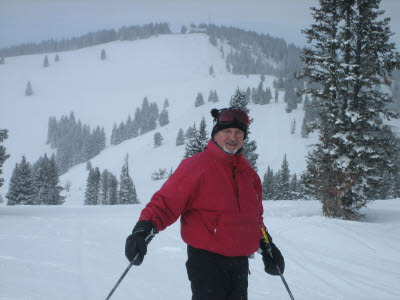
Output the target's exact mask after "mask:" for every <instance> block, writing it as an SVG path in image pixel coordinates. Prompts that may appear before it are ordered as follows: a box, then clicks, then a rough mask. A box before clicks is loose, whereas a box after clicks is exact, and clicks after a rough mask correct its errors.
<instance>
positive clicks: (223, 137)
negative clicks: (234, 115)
mask: <svg viewBox="0 0 400 300" xmlns="http://www.w3.org/2000/svg"><path fill="white" fill-rule="evenodd" d="M243 138H244V132H243V131H241V130H240V129H238V128H226V129H222V130H220V131H218V132H217V133H216V134H215V135H214V142H216V143H217V145H218V146H220V147H221V148H222V149H224V151H225V152H227V153H230V154H235V153H236V152H237V151H238V150H239V149H240V148H242V146H243Z"/></svg>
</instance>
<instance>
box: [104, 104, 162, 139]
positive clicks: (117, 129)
mask: <svg viewBox="0 0 400 300" xmlns="http://www.w3.org/2000/svg"><path fill="white" fill-rule="evenodd" d="M168 107H169V101H168V99H165V101H164V106H163V110H162V111H161V113H159V109H158V105H157V103H156V102H152V103H149V100H148V98H147V97H144V99H143V102H142V106H141V107H137V108H136V111H135V115H134V118H133V119H132V117H131V116H130V115H129V116H128V119H127V121H126V122H121V123H120V124H119V126H117V124H116V123H114V126H113V129H112V133H111V145H118V144H120V143H122V142H123V141H125V140H128V139H131V138H134V137H137V136H139V135H141V134H145V133H147V132H149V131H152V130H154V129H156V128H157V121H158V123H159V125H160V126H161V127H162V126H165V125H167V124H168V123H169V116H168V110H167V108H168Z"/></svg>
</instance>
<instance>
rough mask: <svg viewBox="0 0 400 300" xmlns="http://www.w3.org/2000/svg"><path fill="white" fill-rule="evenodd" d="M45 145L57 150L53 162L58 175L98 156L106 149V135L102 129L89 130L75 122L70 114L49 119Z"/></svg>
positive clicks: (86, 126)
mask: <svg viewBox="0 0 400 300" xmlns="http://www.w3.org/2000/svg"><path fill="white" fill-rule="evenodd" d="M46 143H47V144H50V146H51V148H53V149H57V154H56V157H55V160H56V163H57V167H58V171H59V173H60V174H63V173H65V172H66V171H68V169H69V168H70V167H72V166H74V165H76V164H79V163H82V162H86V161H88V160H90V159H91V158H93V157H95V156H96V155H98V154H99V153H100V152H101V151H102V150H103V149H104V148H105V147H106V135H105V132H104V128H103V127H101V128H100V126H97V127H96V128H95V129H94V130H91V129H90V126H88V125H85V124H83V125H82V122H81V121H80V120H78V121H76V119H75V115H74V113H73V112H71V113H70V115H69V116H66V115H64V116H61V118H60V120H57V119H56V117H50V118H49V122H48V131H47V142H46Z"/></svg>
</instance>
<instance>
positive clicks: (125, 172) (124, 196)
mask: <svg viewBox="0 0 400 300" xmlns="http://www.w3.org/2000/svg"><path fill="white" fill-rule="evenodd" d="M118 198H119V204H137V203H139V201H138V199H137V195H136V189H135V185H134V184H133V181H132V178H131V176H130V174H129V167H128V155H126V157H125V162H124V165H123V166H122V169H121V175H120V188H119V197H118Z"/></svg>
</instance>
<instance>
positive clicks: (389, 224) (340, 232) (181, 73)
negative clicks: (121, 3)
mask: <svg viewBox="0 0 400 300" xmlns="http://www.w3.org/2000/svg"><path fill="white" fill-rule="evenodd" d="M220 46H223V48H224V49H225V50H226V51H225V53H227V51H229V47H230V45H228V44H225V43H224V44H221V42H220V40H218V45H217V47H215V46H213V45H211V44H210V42H209V37H208V36H207V35H205V34H201V33H197V34H174V35H160V36H158V37H152V38H149V39H145V40H137V41H122V42H111V43H107V44H102V45H97V46H93V47H88V48H83V49H80V50H74V51H70V52H63V53H59V57H60V61H59V62H57V63H56V62H54V56H55V54H56V53H46V54H47V55H48V57H49V64H50V65H49V66H48V67H47V68H44V67H43V61H44V55H45V54H40V55H27V56H19V57H12V58H7V59H6V64H4V65H1V66H0V128H7V129H9V138H8V139H7V140H6V143H5V146H6V148H7V151H8V152H9V153H10V154H11V157H10V158H9V159H8V160H7V161H6V163H5V165H4V177H5V179H6V182H5V185H4V186H3V187H2V188H1V189H0V194H1V195H2V196H3V198H4V195H5V194H6V192H7V190H8V182H9V178H10V176H11V172H12V169H13V168H14V165H15V163H16V162H19V161H20V160H21V156H22V155H23V154H25V155H26V156H27V158H28V160H30V161H31V162H33V161H36V159H37V158H38V157H39V156H41V155H43V154H44V153H45V152H47V153H48V154H50V153H52V152H53V151H54V149H51V148H50V146H49V145H46V144H45V143H46V139H47V126H48V120H49V117H50V116H55V117H56V118H57V119H60V118H61V116H63V115H68V114H69V113H70V112H72V111H73V112H74V114H75V117H76V118H77V119H80V120H81V121H82V122H83V123H85V124H89V125H90V126H91V127H92V129H93V128H94V127H95V126H97V125H100V126H104V128H105V130H106V135H107V138H108V142H107V145H108V146H107V147H106V149H104V150H103V151H102V152H101V153H100V154H99V155H98V156H96V157H95V158H93V159H92V160H91V163H92V166H93V167H99V168H100V169H101V170H104V169H108V170H109V171H111V172H112V173H114V174H115V175H117V176H119V173H120V170H121V167H122V165H123V163H124V158H125V156H126V154H129V161H128V163H129V169H130V172H131V175H132V177H133V181H134V183H135V185H136V189H137V193H138V198H139V200H140V201H141V204H136V205H116V206H84V205H83V197H84V192H85V187H86V179H87V175H88V171H87V170H86V165H85V164H80V165H76V166H74V167H72V168H71V169H70V170H69V171H68V172H66V173H65V174H63V175H62V176H61V183H62V185H63V186H64V185H65V184H66V183H67V182H70V183H71V188H70V192H68V193H67V192H65V196H67V198H66V202H65V204H63V205H61V206H6V205H5V203H2V204H0V244H1V247H0V278H1V280H0V291H1V297H2V298H4V299H12V300H14V299H57V300H62V299H76V300H91V299H104V298H105V297H106V295H107V294H108V293H109V291H110V290H111V289H112V287H113V286H114V284H115V283H116V281H117V280H118V278H119V277H120V276H121V274H122V272H123V271H124V270H125V268H126V267H127V265H128V262H127V260H126V259H125V257H124V243H125V238H126V236H127V235H128V234H129V233H130V232H131V230H132V228H133V226H134V224H135V222H136V220H137V219H138V217H139V215H140V211H141V210H142V209H143V207H144V206H145V205H146V203H147V202H148V201H149V198H150V196H151V195H152V193H154V192H155V191H156V190H157V189H158V188H159V187H160V186H161V184H162V183H163V182H164V181H163V180H159V181H152V180H151V174H152V173H153V172H154V171H156V170H158V169H159V168H166V169H167V170H169V169H170V168H172V169H175V168H176V167H177V166H178V164H179V162H180V160H181V159H182V157H183V155H184V146H179V147H177V146H176V145H175V140H176V137H177V134H178V130H179V128H182V129H183V130H184V131H186V129H187V128H188V127H189V126H192V125H193V122H196V125H197V127H198V125H199V123H200V121H201V118H202V117H204V118H205V120H206V123H207V130H208V132H209V133H210V131H211V126H212V118H211V116H210V110H211V109H212V108H214V107H217V108H222V107H226V106H228V104H229V100H230V97H231V96H232V95H233V93H234V91H235V90H236V88H237V87H239V88H241V89H246V88H247V87H250V88H253V87H254V88H257V87H258V84H259V82H260V76H259V75H249V76H243V75H233V74H232V73H230V72H228V71H227V70H226V68H225V66H226V63H225V60H224V59H223V58H222V56H221V52H220V50H219V48H220ZM103 49H104V50H105V52H106V54H107V59H105V60H101V59H100V55H101V52H102V50H103ZM211 65H212V66H213V69H214V76H210V74H209V69H210V66H211ZM275 79H276V78H275V77H273V76H266V79H265V84H264V87H266V86H269V87H271V89H272V92H274V89H273V85H272V83H273V81H274V80H275ZM28 81H31V84H32V89H33V91H34V94H33V95H32V96H29V97H28V96H25V94H24V91H25V88H26V85H27V82H28ZM210 90H216V91H217V93H218V96H219V99H220V102H217V103H208V102H207V101H206V104H205V105H203V106H200V107H197V108H196V107H195V105H194V102H195V99H196V96H197V94H198V93H199V92H201V93H202V94H203V95H204V96H205V99H206V98H207V95H208V93H209V91H210ZM283 96H284V95H283V92H280V95H279V101H278V103H274V101H272V102H271V103H270V104H267V105H256V104H251V105H249V108H250V115H251V117H252V118H253V119H254V121H253V123H252V125H251V134H250V138H251V139H252V140H256V141H257V146H258V149H257V153H258V154H259V158H258V169H259V175H260V176H262V175H263V174H264V172H265V171H266V169H267V166H268V165H270V166H271V167H272V169H274V170H278V169H279V168H280V165H281V162H282V159H283V156H284V154H285V153H286V154H287V159H288V161H289V166H290V169H291V171H293V172H296V173H300V172H301V171H302V170H304V169H305V160H304V156H305V154H306V153H307V151H308V146H309V145H310V144H312V143H313V142H315V140H316V137H315V136H311V137H309V138H308V139H304V138H301V137H300V124H301V121H302V117H303V110H302V105H301V104H300V105H299V107H298V108H297V109H296V110H294V111H293V112H292V113H290V114H288V113H286V111H285V106H286V105H285V103H284V102H283ZM144 97H148V99H149V101H150V102H156V103H157V104H158V107H159V108H162V106H163V103H164V101H165V98H168V101H169V104H170V105H169V107H168V112H169V121H170V123H169V124H168V125H166V126H164V127H158V128H157V129H156V130H153V131H151V132H148V133H146V134H143V135H140V136H139V137H136V138H132V139H130V140H126V141H124V142H122V143H121V144H119V145H116V146H111V145H110V141H109V139H110V135H111V130H112V127H113V124H114V122H116V123H119V122H121V121H126V119H127V117H128V114H131V116H133V115H134V113H135V109H136V107H139V106H140V105H141V103H142V100H143V98H144ZM293 119H296V123H297V129H296V132H295V134H291V133H290V131H291V123H292V121H293ZM394 124H396V123H394ZM397 124H398V123H397ZM155 132H160V133H161V134H162V136H163V137H164V141H163V144H162V145H161V146H160V147H157V148H154V146H153V136H154V133H155ZM263 205H264V215H263V217H264V221H265V224H266V225H267V226H268V229H269V231H270V233H271V235H272V236H273V238H274V242H275V243H276V244H277V245H278V247H279V248H280V250H281V251H282V253H283V255H284V257H285V262H286V269H285V274H284V275H285V278H286V280H287V282H288V284H289V286H290V289H291V290H292V292H293V295H294V297H295V299H310V300H320V299H327V300H330V299H332V300H333V299H352V300H376V299H385V300H395V299H399V298H400V288H399V287H398V278H399V277H400V273H399V269H400V268H399V267H400V258H399V255H398V253H399V252H400V240H399V238H398V236H399V233H400V232H399V228H400V226H399V218H398V215H399V213H400V202H399V199H393V200H377V201H375V202H374V203H372V204H370V205H369V206H368V208H363V209H362V211H361V212H362V213H364V214H366V218H365V219H363V220H362V221H360V222H355V221H343V220H337V219H328V218H325V217H322V216H321V207H320V206H321V205H320V203H319V202H318V201H312V200H310V201H305V200H296V201H293V200H292V201H264V202H263ZM179 230H180V226H179V223H178V222H176V223H175V224H173V225H172V226H170V227H169V228H167V229H166V230H165V231H163V232H160V233H159V234H158V235H157V236H156V237H155V238H154V240H153V241H152V242H151V244H150V245H149V251H148V254H147V256H146V258H145V260H144V263H143V264H142V265H141V266H140V267H133V268H132V269H131V270H130V272H129V273H128V274H127V276H126V277H125V279H124V281H123V282H122V283H121V284H120V286H119V287H118V289H117V290H116V292H115V293H114V295H113V297H112V298H111V299H113V300H114V299H115V300H117V299H128V298H129V299H130V298H132V299H138V300H139V299H143V300H144V299H152V300H155V299H177V300H183V299H189V298H190V284H189V281H188V279H187V274H186V270H185V261H186V245H185V244H184V242H183V241H182V240H181V238H180V236H179ZM250 271H251V275H250V276H249V299H253V300H261V299H282V300H283V299H289V296H288V294H287V292H286V290H285V288H284V286H283V284H282V282H281V280H280V278H279V277H273V276H269V275H267V274H265V272H264V270H263V263H262V260H261V257H260V255H258V254H256V255H255V259H251V260H250Z"/></svg>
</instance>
